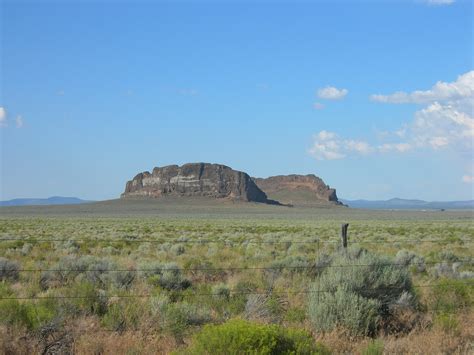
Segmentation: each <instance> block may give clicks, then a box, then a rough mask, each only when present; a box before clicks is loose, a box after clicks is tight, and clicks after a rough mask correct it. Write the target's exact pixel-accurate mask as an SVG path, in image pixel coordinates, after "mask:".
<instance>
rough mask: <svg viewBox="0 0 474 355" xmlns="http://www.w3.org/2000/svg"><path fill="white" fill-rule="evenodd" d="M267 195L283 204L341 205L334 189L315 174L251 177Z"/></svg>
mask: <svg viewBox="0 0 474 355" xmlns="http://www.w3.org/2000/svg"><path fill="white" fill-rule="evenodd" d="M253 180H254V181H255V183H256V184H257V186H258V187H259V188H260V189H261V190H263V191H265V193H266V194H267V196H268V197H269V198H271V199H275V200H277V201H279V202H281V203H285V204H298V205H301V204H306V205H308V204H332V205H342V203H340V202H339V200H338V199H337V195H336V190H335V189H332V188H330V187H329V186H328V185H326V184H325V183H324V181H323V180H322V179H321V178H319V177H317V176H316V175H313V174H310V175H295V174H293V175H278V176H271V177H268V178H266V179H262V178H253Z"/></svg>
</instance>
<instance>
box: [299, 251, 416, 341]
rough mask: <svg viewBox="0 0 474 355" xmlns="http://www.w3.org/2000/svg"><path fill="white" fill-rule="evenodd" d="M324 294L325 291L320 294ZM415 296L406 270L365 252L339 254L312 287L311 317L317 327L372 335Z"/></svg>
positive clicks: (309, 312)
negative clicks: (381, 322)
mask: <svg viewBox="0 0 474 355" xmlns="http://www.w3.org/2000/svg"><path fill="white" fill-rule="evenodd" d="M319 291H323V292H319ZM414 298H415V297H414V293H413V288H412V283H411V279H410V276H409V273H408V270H406V268H402V267H400V266H397V265H392V262H391V261H390V260H389V259H386V258H382V257H379V256H375V255H372V254H369V253H367V252H365V251H362V252H352V251H351V250H349V252H348V253H347V254H340V255H338V256H337V257H335V258H334V260H333V264H332V267H328V268H327V269H326V270H325V271H324V272H323V273H322V274H321V276H320V277H319V281H316V282H315V283H313V284H312V286H311V293H310V295H309V303H308V314H309V318H310V319H311V321H312V323H313V325H314V327H315V328H316V329H318V330H323V331H328V330H332V329H334V328H336V327H337V326H342V327H345V328H347V330H349V331H350V332H351V333H352V334H355V335H371V334H374V333H375V332H376V330H377V328H378V325H379V321H380V320H387V319H389V318H390V316H391V314H392V312H393V310H394V309H395V308H396V307H397V306H401V303H402V302H403V306H404V307H407V306H410V304H407V301H410V302H413V300H414Z"/></svg>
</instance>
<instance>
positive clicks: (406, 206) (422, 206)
mask: <svg viewBox="0 0 474 355" xmlns="http://www.w3.org/2000/svg"><path fill="white" fill-rule="evenodd" d="M339 201H341V202H342V203H344V204H345V205H348V206H349V207H353V208H367V209H374V210H375V209H381V210H441V209H445V210H459V209H474V200H467V201H433V202H429V201H423V200H407V199H402V198H392V199H390V200H379V201H369V200H344V199H339Z"/></svg>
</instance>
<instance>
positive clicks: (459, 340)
mask: <svg viewBox="0 0 474 355" xmlns="http://www.w3.org/2000/svg"><path fill="white" fill-rule="evenodd" d="M457 321H458V324H459V327H458V329H459V331H458V332H452V331H447V330H445V329H442V328H441V327H439V326H436V325H432V324H430V323H429V322H422V323H421V324H420V325H419V326H418V327H416V328H415V329H414V330H413V331H411V332H410V333H408V334H402V335H385V336H380V337H378V338H377V339H378V340H380V341H381V342H382V343H383V353H384V354H430V355H436V354H473V353H474V314H473V313H472V312H470V313H468V314H463V315H458V316H457ZM316 340H317V341H321V342H322V343H324V344H325V345H327V346H328V347H329V348H330V349H331V350H332V351H333V353H335V354H343V353H345V354H362V353H363V351H364V350H365V349H366V348H367V346H368V345H369V343H370V342H371V341H372V340H373V339H372V338H368V337H352V338H351V337H350V336H348V335H347V333H346V332H345V331H344V330H337V331H333V332H330V333H326V334H317V335H316Z"/></svg>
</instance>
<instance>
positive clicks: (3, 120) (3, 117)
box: [0, 106, 7, 127]
mask: <svg viewBox="0 0 474 355" xmlns="http://www.w3.org/2000/svg"><path fill="white" fill-rule="evenodd" d="M6 126H7V111H6V110H5V108H4V107H1V106H0V127H6Z"/></svg>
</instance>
